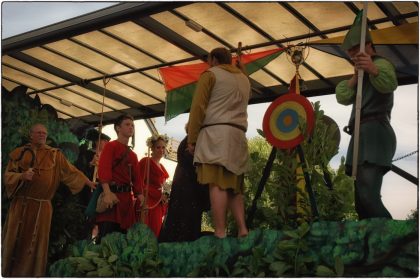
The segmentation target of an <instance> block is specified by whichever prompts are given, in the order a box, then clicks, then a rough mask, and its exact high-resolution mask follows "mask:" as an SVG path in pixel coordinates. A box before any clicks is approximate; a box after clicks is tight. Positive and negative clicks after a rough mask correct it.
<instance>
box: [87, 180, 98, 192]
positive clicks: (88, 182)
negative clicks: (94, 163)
mask: <svg viewBox="0 0 420 279" xmlns="http://www.w3.org/2000/svg"><path fill="white" fill-rule="evenodd" d="M85 185H87V186H89V188H90V189H92V190H95V189H96V183H95V182H93V181H90V180H88V181H86V183H85Z"/></svg>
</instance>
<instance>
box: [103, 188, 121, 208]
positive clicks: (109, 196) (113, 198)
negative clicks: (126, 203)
mask: <svg viewBox="0 0 420 279" xmlns="http://www.w3.org/2000/svg"><path fill="white" fill-rule="evenodd" d="M103 201H104V203H105V204H106V207H107V208H112V207H113V206H114V204H116V203H119V201H120V200H119V199H118V198H117V195H115V194H114V193H112V192H111V191H109V192H104V197H103Z"/></svg>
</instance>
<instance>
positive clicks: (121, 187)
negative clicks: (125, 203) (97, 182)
mask: <svg viewBox="0 0 420 279" xmlns="http://www.w3.org/2000/svg"><path fill="white" fill-rule="evenodd" d="M109 189H110V190H111V192H113V193H127V192H131V185H128V184H117V183H115V182H111V183H110V185H109Z"/></svg>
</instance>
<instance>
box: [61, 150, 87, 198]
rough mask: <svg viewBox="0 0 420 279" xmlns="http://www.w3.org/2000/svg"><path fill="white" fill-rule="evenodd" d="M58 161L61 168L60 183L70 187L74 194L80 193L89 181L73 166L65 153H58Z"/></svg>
mask: <svg viewBox="0 0 420 279" xmlns="http://www.w3.org/2000/svg"><path fill="white" fill-rule="evenodd" d="M56 161H57V163H58V165H59V166H60V181H61V182H63V183H64V184H66V185H67V187H69V189H70V191H71V192H72V194H76V193H78V192H80V191H81V190H82V189H83V187H84V186H85V184H86V181H88V180H89V179H88V178H87V177H86V175H84V174H83V173H82V172H81V171H79V170H78V169H77V168H76V167H75V166H73V165H72V164H71V163H70V162H69V161H67V159H66V157H64V155H63V153H61V152H60V151H57V153H56Z"/></svg>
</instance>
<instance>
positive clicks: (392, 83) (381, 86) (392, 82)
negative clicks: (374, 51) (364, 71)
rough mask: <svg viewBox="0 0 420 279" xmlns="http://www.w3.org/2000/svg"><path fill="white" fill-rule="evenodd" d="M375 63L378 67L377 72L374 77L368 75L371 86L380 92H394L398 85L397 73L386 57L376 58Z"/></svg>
mask: <svg viewBox="0 0 420 279" xmlns="http://www.w3.org/2000/svg"><path fill="white" fill-rule="evenodd" d="M373 63H375V65H376V67H377V68H378V72H379V74H378V75H377V76H376V77H375V76H373V75H369V80H370V82H371V83H372V85H373V87H375V89H376V90H378V91H379V92H380V93H391V92H394V90H395V89H397V87H398V82H397V75H396V73H395V69H394V66H393V65H392V64H391V63H390V62H389V61H388V60H386V59H383V58H378V59H376V60H375V61H374V62H373Z"/></svg>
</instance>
